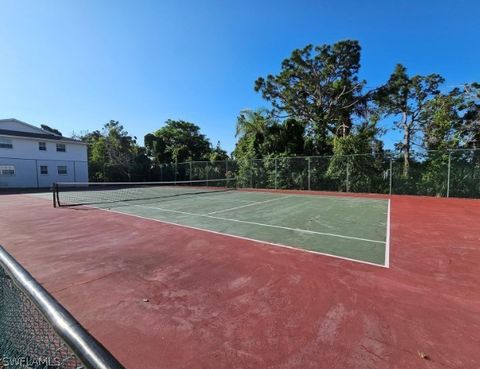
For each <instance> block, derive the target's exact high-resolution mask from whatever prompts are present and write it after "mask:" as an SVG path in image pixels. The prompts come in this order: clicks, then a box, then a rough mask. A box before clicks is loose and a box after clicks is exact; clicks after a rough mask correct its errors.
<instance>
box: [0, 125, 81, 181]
mask: <svg viewBox="0 0 480 369" xmlns="http://www.w3.org/2000/svg"><path fill="white" fill-rule="evenodd" d="M86 181H88V162H87V144H86V143H84V142H81V141H77V140H73V139H71V138H67V137H63V136H60V135H57V134H54V133H51V132H49V131H45V130H43V129H41V128H37V127H35V126H32V125H30V124H27V123H24V122H21V121H19V120H17V119H0V188H5V187H11V188H20V187H23V188H42V187H51V185H52V183H53V182H86Z"/></svg>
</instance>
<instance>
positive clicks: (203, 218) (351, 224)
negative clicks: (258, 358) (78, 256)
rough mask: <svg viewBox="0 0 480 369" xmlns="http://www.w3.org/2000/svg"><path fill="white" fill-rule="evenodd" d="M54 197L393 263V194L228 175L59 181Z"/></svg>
mask: <svg viewBox="0 0 480 369" xmlns="http://www.w3.org/2000/svg"><path fill="white" fill-rule="evenodd" d="M47 196H48V195H47ZM55 201H56V202H58V206H65V207H71V208H76V207H78V206H80V205H85V206H88V208H90V209H91V210H94V209H101V210H106V211H111V212H116V213H123V214H129V215H133V216H137V217H142V218H145V219H152V220H158V221H160V222H164V223H170V224H176V225H180V226H185V227H191V228H194V229H198V230H205V231H211V232H216V233H219V234H225V235H231V236H236V237H240V238H246V239H249V240H252V241H256V242H257V243H268V244H270V245H273V246H280V247H292V248H296V249H298V250H305V251H311V252H314V253H321V254H325V255H330V256H334V257H339V258H345V259H351V260H356V261H359V262H365V263H371V264H374V265H379V266H388V252H389V251H388V247H389V245H388V243H389V239H388V234H389V226H390V224H389V200H388V199H375V198H358V197H341V196H319V195H314V194H310V195H308V194H301V193H298V194H295V193H294V192H293V193H290V194H285V193H273V192H260V191H248V190H243V191H242V190H239V189H237V186H236V181H235V180H233V179H232V180H228V179H225V180H205V181H202V180H197V181H185V182H181V181H179V182H175V183H168V182H164V183H162V182H159V183H145V184H142V183H137V184H135V183H130V184H128V183H126V184H121V183H111V184H109V183H103V184H102V183H99V184H90V185H89V184H83V185H82V184H81V183H59V184H57V187H56V191H55ZM85 209H87V208H84V209H83V210H85ZM94 214H96V213H95V212H94Z"/></svg>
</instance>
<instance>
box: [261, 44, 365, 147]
mask: <svg viewBox="0 0 480 369" xmlns="http://www.w3.org/2000/svg"><path fill="white" fill-rule="evenodd" d="M360 50H361V48H360V45H359V43H358V41H352V40H347V41H341V42H338V43H335V44H333V45H321V46H316V47H314V46H313V45H307V46H306V47H304V48H303V49H297V50H294V51H293V52H292V54H291V56H290V58H287V59H285V60H284V61H283V62H282V65H281V71H280V73H279V74H277V75H268V76H267V77H266V78H263V77H260V78H258V79H257V80H256V81H255V91H257V92H258V91H259V92H261V93H262V96H263V98H264V99H266V100H267V101H268V102H270V103H271V104H272V107H273V111H272V113H273V114H274V115H275V116H278V115H282V114H286V115H287V116H288V117H290V118H294V119H296V120H298V121H301V122H305V125H306V128H307V130H308V131H309V136H310V140H311V142H312V143H313V145H311V147H312V149H313V150H314V153H316V154H328V153H330V150H331V137H330V136H331V135H348V134H349V132H350V130H351V128H352V126H353V121H354V119H355V116H362V113H363V111H364V110H365V107H366V100H367V97H366V96H364V95H363V94H362V89H363V87H364V85H365V81H359V78H358V72H359V69H360Z"/></svg>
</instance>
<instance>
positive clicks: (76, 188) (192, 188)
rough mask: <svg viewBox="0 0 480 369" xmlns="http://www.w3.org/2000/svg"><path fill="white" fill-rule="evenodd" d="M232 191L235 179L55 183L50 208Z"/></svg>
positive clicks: (234, 186)
mask: <svg viewBox="0 0 480 369" xmlns="http://www.w3.org/2000/svg"><path fill="white" fill-rule="evenodd" d="M235 189H236V180H235V178H228V179H210V180H192V181H168V182H58V183H54V185H53V205H54V206H55V207H57V206H78V205H96V204H98V205H101V204H111V203H125V202H130V201H148V200H161V199H163V198H169V197H177V196H193V195H197V194H206V193H211V192H219V191H231V190H235Z"/></svg>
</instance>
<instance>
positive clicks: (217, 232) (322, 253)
mask: <svg viewBox="0 0 480 369" xmlns="http://www.w3.org/2000/svg"><path fill="white" fill-rule="evenodd" d="M85 206H86V207H90V208H92V209H97V210H103V211H108V212H111V213H115V214H120V215H126V216H131V217H135V218H140V219H143V220H149V221H153V222H158V223H163V224H169V225H173V226H177V227H182V228H188V229H194V230H196V231H201V232H207V233H213V234H216V235H220V236H226V237H232V238H238V239H240V240H246V241H251V242H255V243H260V244H263V245H270V246H276V247H282V248H285V249H289V250H294V251H297V252H306V253H308V254H315V255H322V256H328V257H331V258H335V259H341V260H347V261H352V262H355V263H360V264H367V265H371V266H375V267H380V268H385V265H383V264H376V263H372V262H370V261H363V260H358V259H352V258H349V257H346V256H339V255H333V254H327V253H325V252H320V251H314V250H307V249H302V248H299V247H293V246H288V245H284V244H281V243H275V242H269V241H262V240H257V239H255V238H249V237H243V236H237V235H235V234H230V233H223V232H219V231H212V230H210V229H205V228H200V227H194V226H189V225H185V224H181V223H175V222H169V221H166V220H161V219H155V218H149V217H144V216H142V215H137V214H132V213H124V212H122V211H118V210H111V209H103V208H97V207H96V206H90V205H85Z"/></svg>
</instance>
